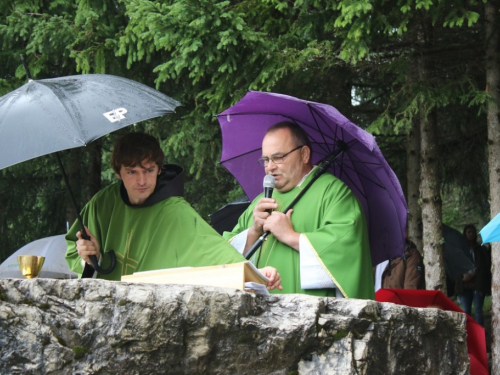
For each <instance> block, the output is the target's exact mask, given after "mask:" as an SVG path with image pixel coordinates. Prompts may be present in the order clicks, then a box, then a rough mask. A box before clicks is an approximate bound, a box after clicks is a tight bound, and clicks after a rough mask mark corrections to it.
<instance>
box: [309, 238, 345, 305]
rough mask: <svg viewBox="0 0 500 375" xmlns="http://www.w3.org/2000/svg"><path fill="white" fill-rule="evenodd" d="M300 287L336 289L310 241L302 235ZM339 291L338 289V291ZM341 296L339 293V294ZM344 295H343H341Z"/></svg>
mask: <svg viewBox="0 0 500 375" xmlns="http://www.w3.org/2000/svg"><path fill="white" fill-rule="evenodd" d="M299 254H300V286H301V288H302V289H322V288H336V289H337V287H336V285H335V283H334V282H333V280H332V279H331V278H330V276H329V275H328V273H327V272H326V270H325V269H324V268H323V265H322V264H321V262H320V261H319V259H318V256H317V255H316V253H315V252H314V250H313V249H312V247H311V245H310V243H309V241H307V239H306V237H305V236H304V235H303V234H301V235H300V237H299ZM337 290H338V289H337ZM337 294H339V293H337ZM340 294H341V295H342V293H340Z"/></svg>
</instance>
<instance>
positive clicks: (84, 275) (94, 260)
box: [55, 152, 116, 278]
mask: <svg viewBox="0 0 500 375" xmlns="http://www.w3.org/2000/svg"><path fill="white" fill-rule="evenodd" d="M55 155H56V159H57V162H58V164H59V168H60V169H61V172H62V175H63V178H64V182H65V183H66V187H67V188H68V192H69V195H70V197H71V201H72V203H73V207H74V208H75V212H76V217H77V220H78V223H79V224H80V230H81V233H82V237H83V239H85V240H87V241H90V236H89V234H88V233H87V231H86V230H85V225H84V224H83V220H82V217H81V215H80V210H79V208H78V204H77V203H76V199H75V196H74V195H73V191H72V190H71V186H70V184H69V180H68V176H67V175H66V172H65V170H64V166H63V164H62V161H61V157H60V156H59V153H58V152H56V153H55ZM106 254H109V257H110V260H111V265H110V267H109V268H108V269H103V268H101V267H100V266H99V261H98V260H97V256H95V255H90V256H89V258H90V261H91V262H92V266H90V265H89V264H87V263H85V268H84V270H83V273H82V278H90V277H92V275H93V274H94V270H95V271H97V272H98V273H100V274H102V275H107V274H110V273H111V272H113V270H114V269H115V266H116V256H115V252H114V251H113V250H109V251H107V252H106ZM92 267H93V268H94V269H92Z"/></svg>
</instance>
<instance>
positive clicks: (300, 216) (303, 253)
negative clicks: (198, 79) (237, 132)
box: [223, 122, 375, 299]
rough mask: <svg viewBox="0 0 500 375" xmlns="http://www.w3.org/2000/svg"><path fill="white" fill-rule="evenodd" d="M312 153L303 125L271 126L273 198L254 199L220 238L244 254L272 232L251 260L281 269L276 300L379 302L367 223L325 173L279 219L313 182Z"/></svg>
mask: <svg viewBox="0 0 500 375" xmlns="http://www.w3.org/2000/svg"><path fill="white" fill-rule="evenodd" d="M311 150H312V148H311V145H310V142H309V138H308V136H307V133H306V132H305V131H304V130H303V129H302V128H301V127H300V126H299V125H297V124H295V123H293V122H281V123H278V124H275V125H273V126H272V127H270V128H269V129H268V130H267V132H266V135H265V136H264V139H263V141H262V157H261V158H260V159H259V160H258V162H259V163H260V164H261V165H262V166H263V167H264V168H265V172H266V174H268V175H272V176H273V177H274V179H275V187H274V191H273V195H272V198H265V197H263V194H261V195H259V196H257V197H256V198H255V199H254V200H253V202H252V203H251V204H250V206H249V207H248V209H247V210H246V211H245V212H244V213H243V214H242V215H241V216H240V218H239V220H238V224H237V225H236V226H235V228H234V229H233V230H232V231H231V232H225V233H224V234H223V236H224V237H225V238H227V239H228V240H229V241H230V242H231V244H232V245H233V246H234V247H235V248H236V249H237V250H238V251H239V252H241V253H242V254H245V253H246V252H247V251H248V250H249V249H250V248H251V247H252V245H253V244H254V243H255V242H256V241H257V239H258V238H259V237H260V236H261V235H262V233H263V232H266V231H268V232H270V235H269V236H267V238H266V240H265V241H264V242H263V245H262V247H261V249H260V250H259V251H257V252H256V253H255V254H254V255H253V256H252V259H251V260H252V261H253V262H254V263H255V264H257V265H258V266H264V265H265V266H273V267H277V268H279V270H280V274H281V285H282V287H283V290H273V291H272V292H273V293H304V294H310V295H316V296H336V297H348V298H364V299H374V298H375V296H374V283H373V275H372V266H371V257H370V248H369V240H368V229H367V225H366V218H365V215H364V212H363V207H362V205H361V204H360V203H359V201H358V199H357V198H356V196H355V195H354V194H353V193H352V191H351V190H350V189H349V187H348V186H347V185H346V184H344V182H342V181H341V180H339V179H338V178H336V177H335V176H333V175H332V174H330V173H325V174H323V175H321V176H320V177H319V178H318V179H317V180H316V181H315V182H314V183H313V184H312V185H311V187H310V188H309V190H307V192H306V193H305V194H304V196H303V197H301V198H300V199H299V200H298V201H297V203H295V205H294V206H293V208H292V209H290V210H289V211H288V212H286V213H283V212H282V211H283V210H284V209H285V208H287V207H288V206H289V204H290V203H291V202H292V201H293V200H294V198H295V197H296V196H297V195H298V194H299V193H300V191H301V190H302V189H303V188H304V187H305V186H306V185H307V183H308V182H309V181H310V180H311V179H312V177H313V175H314V172H315V169H316V166H314V165H313V164H312V161H311Z"/></svg>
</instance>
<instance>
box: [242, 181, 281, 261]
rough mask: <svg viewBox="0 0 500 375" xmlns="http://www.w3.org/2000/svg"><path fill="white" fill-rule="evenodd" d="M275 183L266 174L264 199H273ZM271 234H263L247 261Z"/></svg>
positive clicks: (253, 246) (247, 255)
mask: <svg viewBox="0 0 500 375" xmlns="http://www.w3.org/2000/svg"><path fill="white" fill-rule="evenodd" d="M274 183H275V180H274V177H273V176H271V175H270V174H266V175H265V176H264V181H263V182H262V185H263V187H264V198H271V197H272V196H273V190H274ZM266 212H269V213H271V212H272V210H266ZM269 233H270V232H264V233H262V235H261V236H260V237H259V238H258V239H257V241H255V243H254V244H253V245H252V247H251V248H250V249H249V250H248V252H247V254H246V255H245V258H246V259H250V258H251V257H252V256H253V254H254V253H255V252H256V251H257V249H258V248H259V247H260V246H261V245H262V243H263V242H264V239H265V238H266V237H267V236H268V235H269Z"/></svg>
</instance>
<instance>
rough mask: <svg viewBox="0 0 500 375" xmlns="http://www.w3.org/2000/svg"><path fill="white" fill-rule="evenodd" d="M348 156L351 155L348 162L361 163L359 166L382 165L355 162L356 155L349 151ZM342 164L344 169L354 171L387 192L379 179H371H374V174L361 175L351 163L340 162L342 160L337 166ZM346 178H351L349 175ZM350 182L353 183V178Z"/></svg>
mask: <svg viewBox="0 0 500 375" xmlns="http://www.w3.org/2000/svg"><path fill="white" fill-rule="evenodd" d="M347 154H349V156H350V157H351V158H350V159H349V160H348V161H349V162H351V163H353V164H357V163H359V164H363V165H380V163H368V162H364V161H361V160H354V159H352V158H353V157H354V155H353V154H352V153H349V150H347ZM340 163H342V165H341V167H342V168H346V169H349V170H351V171H354V172H356V173H358V174H360V175H361V176H363V177H364V178H366V179H367V180H368V181H370V182H371V183H373V184H374V185H377V186H378V187H380V188H382V189H384V190H386V188H385V186H384V185H383V184H382V183H380V180H379V179H378V178H377V179H372V178H371V177H373V176H374V174H373V173H371V176H368V175H366V174H361V173H360V172H359V170H356V169H355V168H353V167H351V166H350V165H349V163H348V162H344V161H340V160H339V161H338V162H337V164H340ZM345 176H347V177H349V176H348V175H347V174H346V175H345ZM339 178H340V176H339ZM349 180H351V181H352V179H351V178H349ZM353 182H354V181H353Z"/></svg>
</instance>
